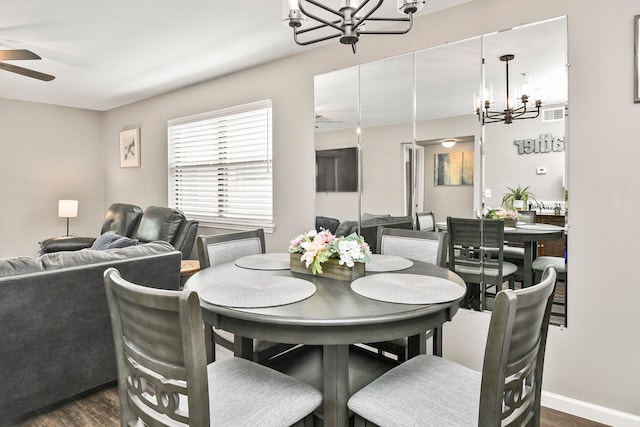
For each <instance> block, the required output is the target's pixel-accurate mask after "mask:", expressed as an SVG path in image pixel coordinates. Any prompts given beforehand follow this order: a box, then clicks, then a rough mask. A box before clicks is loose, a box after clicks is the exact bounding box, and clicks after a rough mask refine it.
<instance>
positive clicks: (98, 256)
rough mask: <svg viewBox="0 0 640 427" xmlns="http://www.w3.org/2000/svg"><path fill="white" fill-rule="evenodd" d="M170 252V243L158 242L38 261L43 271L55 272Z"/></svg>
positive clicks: (56, 254) (59, 254)
mask: <svg viewBox="0 0 640 427" xmlns="http://www.w3.org/2000/svg"><path fill="white" fill-rule="evenodd" d="M172 251H175V249H174V247H173V246H171V244H170V243H167V242H160V241H158V242H150V243H145V244H141V245H137V246H129V247H126V248H115V249H106V250H102V251H94V250H91V249H83V250H81V251H76V252H54V253H50V254H45V255H43V256H42V257H40V260H41V261H42V265H43V266H44V269H45V270H56V269H58V268H64V267H74V266H77V265H87V264H95V263H98V262H105V261H113V260H117V259H128V258H138V257H143V256H147V255H155V254H161V253H165V252H172Z"/></svg>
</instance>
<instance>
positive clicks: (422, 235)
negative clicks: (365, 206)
mask: <svg viewBox="0 0 640 427" xmlns="http://www.w3.org/2000/svg"><path fill="white" fill-rule="evenodd" d="M377 243H378V250H379V251H380V254H381V255H396V256H400V257H403V258H408V259H413V260H417V261H424V262H428V263H430V264H435V265H438V266H440V267H444V268H446V267H447V265H446V263H447V233H446V232H438V231H418V230H404V229H400V228H386V227H378V236H377ZM426 333H427V338H429V337H433V336H434V331H433V330H429V331H427V332H426ZM366 345H367V346H369V347H373V348H374V349H376V350H377V351H378V354H380V355H383V356H384V355H386V354H392V355H393V356H394V357H395V359H396V360H398V361H400V362H402V361H405V360H407V358H408V352H407V349H408V339H407V337H403V338H399V339H395V340H391V341H381V342H375V343H367V344H366ZM433 353H434V354H437V353H440V351H439V342H437V337H436V338H434V339H433Z"/></svg>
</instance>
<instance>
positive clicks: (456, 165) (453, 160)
mask: <svg viewBox="0 0 640 427" xmlns="http://www.w3.org/2000/svg"><path fill="white" fill-rule="evenodd" d="M434 161H435V165H434V171H435V174H434V175H435V176H434V185H473V161H474V159H473V151H465V152H462V151H459V152H451V153H440V154H436V155H434Z"/></svg>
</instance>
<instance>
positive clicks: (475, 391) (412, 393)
mask: <svg viewBox="0 0 640 427" xmlns="http://www.w3.org/2000/svg"><path fill="white" fill-rule="evenodd" d="M481 379H482V375H481V374H480V373H479V372H476V371H473V370H471V369H468V368H466V367H464V366H461V365H458V364H456V363H454V362H451V361H449V360H446V359H443V358H441V357H437V356H429V355H420V356H416V357H414V358H412V359H410V360H408V361H406V362H404V363H402V364H401V365H400V366H398V367H397V368H394V369H393V370H391V371H389V372H388V373H387V374H385V375H384V376H382V377H380V378H378V379H377V380H375V381H373V382H372V383H371V384H369V385H368V386H367V387H365V388H364V389H362V390H361V391H359V392H358V393H356V394H355V395H353V396H352V397H351V399H350V400H349V409H351V410H352V411H354V412H356V413H358V414H360V415H361V416H362V417H364V418H366V419H367V420H369V421H371V422H373V423H375V424H377V425H380V426H384V427H387V426H388V427H392V426H398V427H411V426H438V427H445V426H452V427H454V426H455V427H462V426H477V425H478V407H479V404H480V383H481ZM416 408H420V410H419V411H416Z"/></svg>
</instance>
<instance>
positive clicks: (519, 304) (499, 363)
mask: <svg viewBox="0 0 640 427" xmlns="http://www.w3.org/2000/svg"><path fill="white" fill-rule="evenodd" d="M555 283H556V270H555V268H554V267H552V266H551V267H548V268H547V269H546V270H545V271H544V274H543V275H542V280H541V282H540V283H539V284H537V285H534V286H530V287H528V288H524V289H521V290H515V291H514V290H512V289H505V290H503V291H501V292H498V294H497V295H496V301H495V305H494V308H493V312H492V313H491V320H490V323H489V333H488V336H487V341H486V346H485V352H484V362H483V366H482V372H477V371H474V370H471V369H469V368H467V367H465V366H462V365H459V364H457V363H455V362H453V361H450V360H447V359H443V358H441V357H434V356H430V355H419V356H416V357H414V358H412V359H410V360H408V361H407V362H404V363H402V364H401V365H399V366H397V367H395V368H393V369H391V370H390V371H388V372H386V373H385V374H383V375H382V376H380V377H379V378H377V379H376V380H374V381H373V382H371V383H370V384H369V385H367V386H365V387H364V388H362V389H361V390H360V391H358V392H357V393H355V394H354V395H353V396H352V397H351V398H350V399H349V401H348V407H349V409H350V410H352V411H353V412H354V413H355V420H354V421H355V422H354V424H355V426H356V427H358V426H365V425H372V424H370V423H373V425H377V426H382V427H388V426H425V425H433V426H524V425H534V426H538V425H540V397H541V391H542V371H543V367H544V356H545V349H546V342H547V332H548V328H549V317H550V313H551V304H552V302H553V294H554V290H555ZM365 423H366V424H365Z"/></svg>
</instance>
